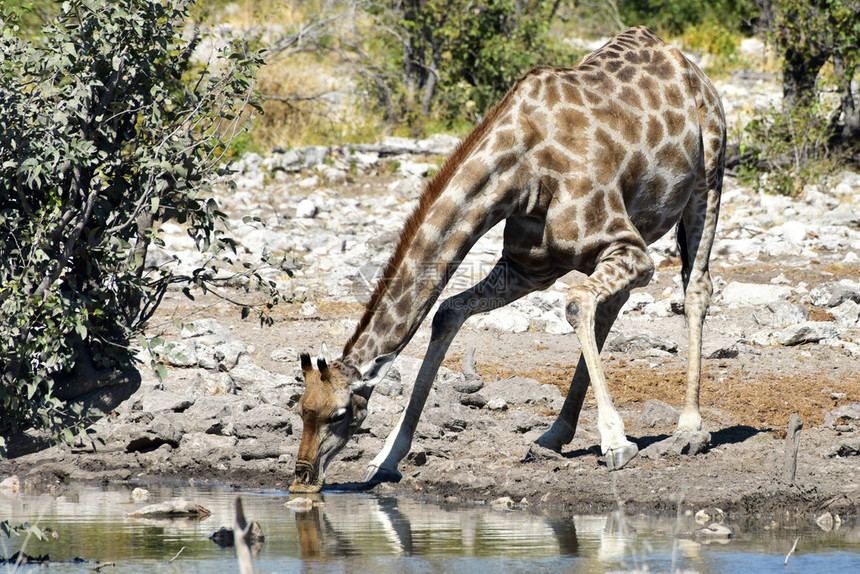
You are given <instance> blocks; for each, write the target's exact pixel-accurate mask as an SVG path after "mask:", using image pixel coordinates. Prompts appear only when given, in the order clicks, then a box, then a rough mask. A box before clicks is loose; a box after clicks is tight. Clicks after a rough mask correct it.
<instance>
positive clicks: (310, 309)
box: [299, 301, 319, 317]
mask: <svg viewBox="0 0 860 574" xmlns="http://www.w3.org/2000/svg"><path fill="white" fill-rule="evenodd" d="M299 313H301V314H302V315H304V316H305V317H310V316H311V315H316V314H318V313H319V311H318V310H317V306H316V303H314V302H313V301H305V302H304V303H302V306H301V309H299Z"/></svg>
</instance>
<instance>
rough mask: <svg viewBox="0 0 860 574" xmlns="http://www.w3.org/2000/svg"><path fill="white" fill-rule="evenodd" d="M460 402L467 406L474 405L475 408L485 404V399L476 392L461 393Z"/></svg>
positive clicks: (482, 406)
mask: <svg viewBox="0 0 860 574" xmlns="http://www.w3.org/2000/svg"><path fill="white" fill-rule="evenodd" d="M459 400H460V404H461V405H464V406H467V407H475V408H477V409H481V408H484V407H485V406H487V399H485V398H484V397H482V396H481V395H479V394H477V393H468V394H462V395H460V397H459Z"/></svg>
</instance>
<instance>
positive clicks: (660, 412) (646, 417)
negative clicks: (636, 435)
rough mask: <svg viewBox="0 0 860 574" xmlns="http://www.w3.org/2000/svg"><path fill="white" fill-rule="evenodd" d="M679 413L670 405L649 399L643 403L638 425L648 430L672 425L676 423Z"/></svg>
mask: <svg viewBox="0 0 860 574" xmlns="http://www.w3.org/2000/svg"><path fill="white" fill-rule="evenodd" d="M680 416H681V415H680V413H679V412H678V411H677V410H676V409H675V408H674V407H672V406H671V405H668V404H666V403H664V402H663V401H661V400H659V399H651V400H649V401H646V402H645V405H644V406H643V408H642V415H641V416H640V417H639V424H641V425H642V426H646V427H648V428H654V427H655V426H657V425H658V424H660V425H674V424H677V423H678V419H679V418H680Z"/></svg>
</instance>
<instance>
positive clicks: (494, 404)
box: [487, 397, 508, 411]
mask: <svg viewBox="0 0 860 574" xmlns="http://www.w3.org/2000/svg"><path fill="white" fill-rule="evenodd" d="M487 408H488V409H490V410H491V411H506V410H508V403H507V402H505V399H503V398H501V397H496V398H494V399H490V400H489V401H487Z"/></svg>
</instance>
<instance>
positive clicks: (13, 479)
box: [0, 475, 21, 492]
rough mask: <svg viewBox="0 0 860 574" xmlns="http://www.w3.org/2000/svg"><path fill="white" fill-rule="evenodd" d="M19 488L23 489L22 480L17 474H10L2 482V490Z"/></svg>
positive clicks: (16, 489) (10, 490)
mask: <svg viewBox="0 0 860 574" xmlns="http://www.w3.org/2000/svg"><path fill="white" fill-rule="evenodd" d="M19 490H21V481H20V480H19V479H18V477H17V476H14V475H13V476H10V477H9V478H6V479H4V480H3V481H2V482H0V491H4V492H18V491H19Z"/></svg>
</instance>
